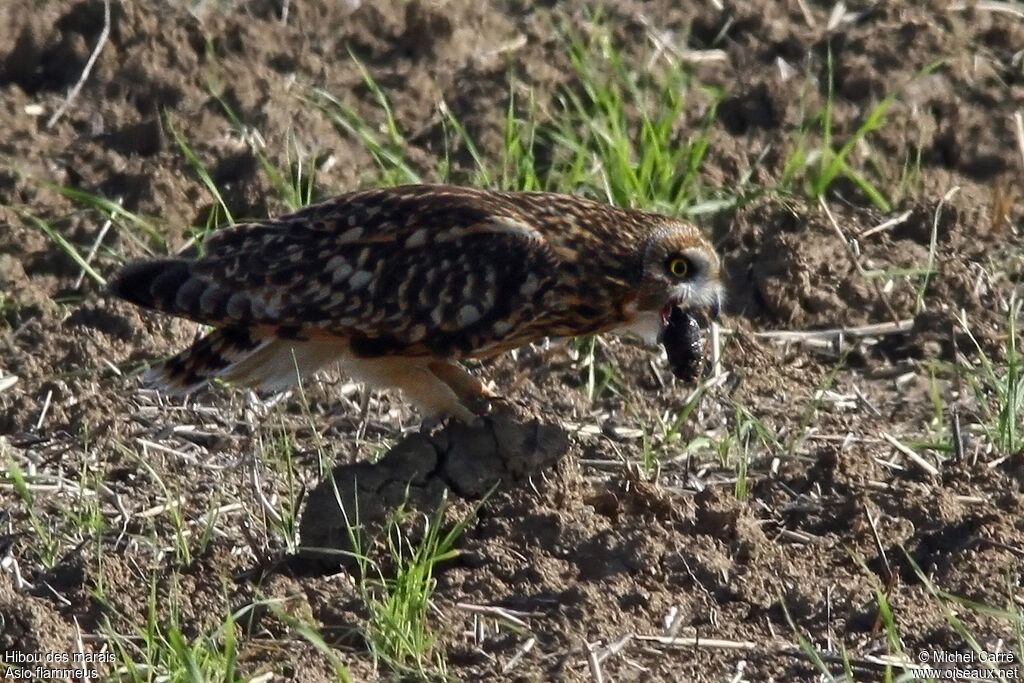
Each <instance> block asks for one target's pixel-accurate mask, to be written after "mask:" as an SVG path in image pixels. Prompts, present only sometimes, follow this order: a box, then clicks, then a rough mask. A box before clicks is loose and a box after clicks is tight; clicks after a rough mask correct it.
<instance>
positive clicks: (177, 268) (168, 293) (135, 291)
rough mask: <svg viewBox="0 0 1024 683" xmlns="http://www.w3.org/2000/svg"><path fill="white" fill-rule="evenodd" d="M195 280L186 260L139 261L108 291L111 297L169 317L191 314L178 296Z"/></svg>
mask: <svg viewBox="0 0 1024 683" xmlns="http://www.w3.org/2000/svg"><path fill="white" fill-rule="evenodd" d="M191 279H192V274H191V272H190V271H189V262H188V261H185V260H183V259H159V260H155V261H139V262H136V263H130V264H128V265H127V266H125V267H124V268H123V269H121V271H120V272H119V273H117V275H115V276H114V278H113V279H112V280H110V282H109V283H107V288H108V290H109V291H110V293H111V294H113V295H114V296H117V297H120V298H121V299H124V300H126V301H130V302H132V303H133V304H136V305H138V306H144V307H145V308H155V309H157V310H159V311H167V312H168V313H179V312H181V313H187V311H180V309H181V308H182V307H181V305H180V304H179V302H178V301H177V299H178V292H179V291H180V290H181V289H182V288H183V287H184V286H185V284H186V283H187V282H189V280H191Z"/></svg>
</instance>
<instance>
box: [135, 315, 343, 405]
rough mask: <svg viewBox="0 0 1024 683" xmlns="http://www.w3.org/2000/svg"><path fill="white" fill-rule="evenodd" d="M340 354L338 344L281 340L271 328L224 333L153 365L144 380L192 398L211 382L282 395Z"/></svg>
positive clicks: (221, 330) (234, 329) (229, 329)
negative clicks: (280, 392)
mask: <svg viewBox="0 0 1024 683" xmlns="http://www.w3.org/2000/svg"><path fill="white" fill-rule="evenodd" d="M340 352H341V349H340V348H339V342H338V341H337V340H331V339H323V340H319V339H313V340H309V341H298V340H295V339H284V338H281V337H278V336H277V335H276V334H275V331H274V330H273V329H272V328H260V327H222V328H219V329H216V330H213V331H212V332H210V333H209V334H207V335H206V336H204V337H202V338H201V339H198V340H197V341H196V342H195V343H194V344H192V346H191V347H189V348H187V349H185V350H184V351H182V352H181V353H179V354H177V355H176V356H173V357H171V358H168V359H167V360H165V361H163V362H161V363H159V364H157V365H154V366H153V367H152V368H150V369H149V371H148V372H147V373H146V374H145V376H144V378H143V379H144V381H145V383H146V384H147V385H148V386H151V387H153V388H156V389H160V390H161V391H163V392H165V393H169V394H173V395H183V394H189V393H192V392H194V391H197V390H199V389H201V388H203V387H204V386H206V384H207V383H209V382H210V381H211V380H213V379H221V380H224V381H225V382H229V383H231V384H236V385H240V386H245V387H249V388H252V389H256V390H258V391H266V392H273V391H281V390H283V389H287V388H288V387H290V386H292V385H293V384H295V383H296V382H298V381H299V379H300V378H305V377H308V376H310V375H312V374H313V373H315V372H316V371H317V370H319V369H320V368H321V367H323V366H324V365H326V364H328V363H330V362H331V361H334V360H337V358H338V356H339V353H340Z"/></svg>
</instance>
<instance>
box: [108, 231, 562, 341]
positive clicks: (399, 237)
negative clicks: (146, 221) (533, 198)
mask: <svg viewBox="0 0 1024 683" xmlns="http://www.w3.org/2000/svg"><path fill="white" fill-rule="evenodd" d="M468 218H469V219H471V220H467V219H468ZM332 219H333V220H332V221H331V223H332V224H333V228H332V227H331V226H330V225H327V227H325V223H324V222H323V221H317V220H316V217H315V216H313V217H308V216H307V217H306V218H305V220H304V221H302V222H296V221H295V220H294V219H293V218H292V217H285V219H282V220H281V221H278V222H272V223H267V224H257V225H248V226H236V227H234V228H230V229H228V230H225V231H222V232H220V233H215V234H214V236H213V237H212V238H211V239H210V240H208V241H207V243H206V245H205V247H206V255H205V256H204V257H203V258H201V259H199V260H197V261H193V262H185V261H164V262H150V263H148V264H138V265H136V266H130V267H129V268H127V269H126V270H125V271H124V272H123V273H122V274H121V275H120V276H119V278H118V282H117V283H115V290H116V291H117V293H119V294H120V295H122V296H125V298H128V299H130V300H133V301H135V302H136V303H140V304H142V305H146V306H149V307H152V308H157V309H159V310H163V311H167V312H170V313H175V314H177V315H182V316H185V317H188V318H191V319H193V320H196V321H199V322H203V323H207V324H212V325H217V326H237V325H259V324H268V325H274V326H278V327H293V328H295V330H294V332H295V334H296V335H303V334H307V333H309V332H310V331H323V332H327V333H333V334H339V335H343V336H347V337H351V338H353V344H357V345H359V346H361V347H362V348H360V347H359V346H357V348H356V350H357V352H358V351H361V352H363V353H364V354H365V355H378V354H383V353H387V352H390V351H394V350H398V349H402V348H408V347H410V346H421V347H425V349H427V350H430V351H432V352H445V353H447V352H450V351H455V350H460V349H461V350H464V351H468V350H469V349H471V348H478V347H479V346H480V344H481V340H484V339H493V338H495V337H496V336H497V337H500V336H502V335H503V334H504V333H506V332H507V331H508V330H510V329H512V328H513V327H514V326H515V325H516V324H517V323H518V322H519V321H523V320H530V319H531V318H532V313H533V311H535V310H536V309H537V308H538V307H539V306H540V304H541V300H542V297H543V296H544V295H545V293H546V292H547V291H548V290H549V289H550V288H551V287H552V286H553V283H554V281H555V277H556V268H557V266H556V262H555V258H554V256H553V254H552V251H551V249H550V248H549V247H548V245H547V244H546V242H545V240H544V239H543V237H542V236H541V235H540V233H538V232H537V231H536V230H534V229H532V227H531V226H529V225H526V224H524V223H522V222H521V221H519V220H517V219H514V218H510V217H503V216H493V215H491V216H486V217H481V216H471V217H470V216H461V217H460V216H458V215H455V216H453V218H452V221H451V223H450V224H449V225H447V226H443V225H440V224H430V225H428V227H423V226H421V225H420V224H419V223H411V224H410V225H409V226H408V227H406V226H401V227H400V228H398V229H390V230H374V231H369V232H368V231H365V230H364V229H362V228H359V227H358V226H356V227H352V228H350V227H348V226H347V221H346V222H342V221H341V220H340V219H339V218H337V217H333V216H332ZM389 225H391V224H389ZM307 226H308V227H307ZM133 293H134V296H133Z"/></svg>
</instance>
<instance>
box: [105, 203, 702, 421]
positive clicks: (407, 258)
mask: <svg viewBox="0 0 1024 683" xmlns="http://www.w3.org/2000/svg"><path fill="white" fill-rule="evenodd" d="M109 286H110V290H111V292H112V293H113V294H115V295H116V296H118V297H121V298H123V299H126V300H128V301H130V302H133V303H135V304H137V305H139V306H143V307H145V308H150V309H155V310H158V311H162V312H165V313H169V314H172V315H176V316H181V317H184V318H188V319H191V320H194V321H196V322H199V323H203V324H205V325H210V326H212V327H213V329H212V331H210V332H209V333H208V334H206V335H205V336H204V337H202V338H200V339H198V340H197V341H196V342H195V343H193V344H192V346H191V347H190V348H188V349H186V350H185V351H182V352H181V353H179V354H177V355H176V356H173V357H171V358H169V359H167V360H164V361H162V362H160V363H159V364H157V365H155V366H154V367H152V368H151V369H150V371H149V372H148V373H147V378H146V379H147V381H148V383H149V384H151V385H154V386H156V387H158V388H161V389H163V390H165V391H168V392H171V393H174V394H185V393H189V392H192V391H195V390H197V389H199V388H201V387H203V386H204V385H206V384H207V383H208V382H210V381H211V380H213V379H220V380H224V381H226V382H229V383H234V384H238V385H243V386H247V387H251V388H254V389H257V390H264V391H276V390H281V389H284V388H286V387H288V386H290V385H292V384H294V383H296V382H297V381H298V380H299V379H301V378H304V377H307V376H309V375H311V374H312V373H314V372H316V371H317V370H319V369H320V368H323V367H324V366H327V365H329V364H331V363H338V364H339V365H340V366H341V369H342V370H343V371H344V372H346V373H347V374H349V375H350V376H352V377H353V378H354V379H357V380H360V381H363V382H366V383H367V384H369V385H372V386H375V387H396V388H399V389H401V390H402V392H403V393H404V395H405V396H406V398H407V399H408V400H409V401H411V402H412V403H413V404H415V405H416V406H417V407H418V408H419V410H420V412H421V415H422V417H423V418H424V421H425V422H428V421H429V422H432V423H436V422H438V421H441V420H444V419H447V418H455V419H458V420H465V421H472V420H473V419H474V418H475V417H476V416H477V415H476V412H479V411H480V410H481V409H480V408H479V406H481V405H482V406H486V405H487V401H488V399H489V398H492V397H493V396H492V394H491V393H490V392H489V391H488V389H487V388H486V387H485V385H484V384H483V383H482V382H480V381H479V380H478V379H477V378H475V377H474V376H473V375H471V374H470V373H469V372H468V371H467V370H466V369H465V368H464V367H463V365H462V364H461V363H460V361H461V360H463V359H473V358H485V357H489V356H494V355H496V354H500V353H502V352H503V351H507V350H509V349H514V348H517V347H520V346H523V345H525V344H528V343H530V342H535V341H538V340H541V339H543V338H545V337H573V336H578V335H585V334H592V333H599V332H615V333H623V334H633V335H636V336H639V337H641V338H642V339H644V340H645V341H647V342H648V343H651V344H653V343H655V342H657V341H659V340H660V339H661V337H662V335H663V333H664V332H665V330H666V328H667V327H668V326H669V324H670V321H671V320H672V319H673V311H675V310H690V309H695V308H700V309H703V310H707V311H711V312H712V314H717V311H718V308H719V307H720V305H721V300H722V286H721V284H720V280H719V259H718V256H717V254H716V253H715V250H714V249H713V248H712V246H711V244H710V243H709V242H708V241H707V239H705V237H704V236H703V235H702V234H701V233H700V232H699V231H698V230H697V229H696V228H695V227H694V226H693V225H691V224H689V223H687V222H685V221H683V220H679V219H676V218H669V217H667V216H662V215H658V214H654V213H648V212H644V211H638V210H632V209H621V208H615V207H612V206H608V205H605V204H601V203H598V202H595V201H590V200H587V199H583V198H580V197H575V196H568V195H561V194H553V193H546V192H492V191H484V190H477V189H470V188H465V187H450V186H431V185H408V186H399V187H392V188H384V189H372V190H365V191H360V192H351V193H347V194H343V195H341V196H339V197H336V198H334V199H331V200H329V201H326V202H323V203H321V204H316V205H311V206H308V207H306V208H304V209H302V210H300V211H297V212H295V213H292V214H290V215H286V216H283V217H281V218H277V219H275V220H268V221H261V222H255V223H246V224H243V225H236V226H233V227H230V228H227V229H223V230H220V231H218V232H215V233H213V234H212V235H211V236H210V237H209V238H208V239H207V240H206V242H205V244H204V249H203V255H202V256H201V257H199V258H196V259H185V258H168V259H159V260H151V261H144V262H138V263H133V264H130V265H128V266H126V267H125V268H124V269H123V270H122V271H121V272H120V273H118V274H117V275H116V276H115V277H114V278H113V280H112V281H111V283H110V285H109ZM673 336H678V335H673ZM670 352H671V349H670ZM475 411H476V412H475Z"/></svg>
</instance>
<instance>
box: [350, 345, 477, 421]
mask: <svg viewBox="0 0 1024 683" xmlns="http://www.w3.org/2000/svg"><path fill="white" fill-rule="evenodd" d="M343 367H344V369H345V370H347V371H348V372H349V373H351V374H352V375H353V376H354V377H355V378H357V379H359V380H361V381H363V382H366V383H367V384H370V385H373V386H377V387H395V388H398V389H401V390H402V393H404V394H405V396H406V398H407V399H408V400H409V401H410V402H412V403H413V404H415V405H416V407H417V408H418V409H419V411H420V414H421V415H422V416H423V423H424V425H425V426H433V425H436V424H439V423H440V422H443V421H444V420H445V419H447V418H455V419H457V420H461V421H462V422H466V423H471V422H473V421H474V420H476V415H474V414H473V412H472V411H471V410H469V409H468V408H467V407H466V406H464V405H463V404H462V402H461V401H460V400H459V396H458V394H456V392H455V390H453V389H452V387H451V386H449V385H448V384H447V383H446V382H444V381H442V380H441V379H440V378H438V376H437V375H435V374H434V373H433V372H431V370H430V367H429V363H428V362H427V361H426V360H424V359H421V358H402V357H389V358H350V359H346V361H345V362H344V365H343Z"/></svg>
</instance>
